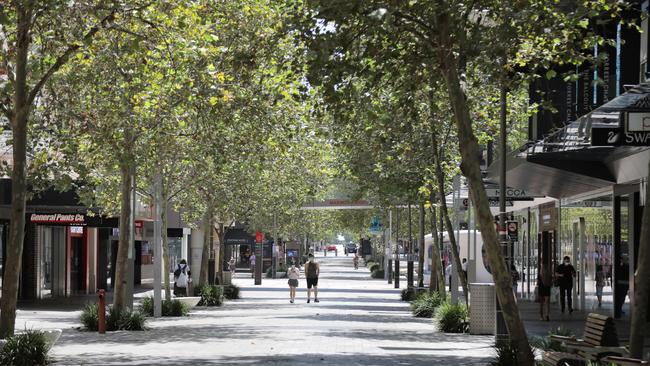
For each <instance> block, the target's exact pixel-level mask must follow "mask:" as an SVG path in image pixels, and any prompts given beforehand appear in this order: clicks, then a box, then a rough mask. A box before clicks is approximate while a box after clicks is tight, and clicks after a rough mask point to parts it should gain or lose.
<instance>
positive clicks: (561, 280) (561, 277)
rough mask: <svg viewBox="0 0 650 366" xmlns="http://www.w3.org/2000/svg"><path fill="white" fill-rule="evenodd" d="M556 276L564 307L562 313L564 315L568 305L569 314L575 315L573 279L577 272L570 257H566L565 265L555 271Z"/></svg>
mask: <svg viewBox="0 0 650 366" xmlns="http://www.w3.org/2000/svg"><path fill="white" fill-rule="evenodd" d="M555 276H556V277H557V283H558V285H559V286H560V305H561V307H562V313H564V305H565V303H566V305H568V307H569V314H571V313H573V304H572V298H571V297H572V292H573V291H572V290H573V279H574V278H575V276H576V270H575V268H573V266H572V265H571V258H569V256H566V257H564V263H562V264H560V265H559V266H557V269H556V270H555Z"/></svg>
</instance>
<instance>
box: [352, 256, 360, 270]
mask: <svg viewBox="0 0 650 366" xmlns="http://www.w3.org/2000/svg"><path fill="white" fill-rule="evenodd" d="M352 264H354V269H359V256H358V255H357V253H354V259H352Z"/></svg>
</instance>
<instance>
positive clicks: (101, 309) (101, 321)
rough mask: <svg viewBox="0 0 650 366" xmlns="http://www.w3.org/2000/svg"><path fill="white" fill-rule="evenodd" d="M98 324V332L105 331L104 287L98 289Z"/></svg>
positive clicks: (102, 332)
mask: <svg viewBox="0 0 650 366" xmlns="http://www.w3.org/2000/svg"><path fill="white" fill-rule="evenodd" d="M97 312H98V313H99V314H98V318H99V322H98V323H99V324H98V326H97V329H98V330H99V334H104V333H106V291H105V290H104V289H100V290H99V306H98V309H97Z"/></svg>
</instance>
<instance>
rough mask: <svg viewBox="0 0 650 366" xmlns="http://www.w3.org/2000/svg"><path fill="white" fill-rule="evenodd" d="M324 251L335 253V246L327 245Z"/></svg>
mask: <svg viewBox="0 0 650 366" xmlns="http://www.w3.org/2000/svg"><path fill="white" fill-rule="evenodd" d="M326 249H327V251H328V252H335V251H336V245H328V246H327V248H326Z"/></svg>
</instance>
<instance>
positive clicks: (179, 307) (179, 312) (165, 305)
mask: <svg viewBox="0 0 650 366" xmlns="http://www.w3.org/2000/svg"><path fill="white" fill-rule="evenodd" d="M140 310H141V311H142V313H143V314H144V315H146V316H153V297H151V296H147V297H145V298H144V299H142V306H141V307H140ZM189 313H190V306H189V305H187V304H186V303H184V302H182V301H180V300H178V299H172V300H163V301H162V316H187V315H189Z"/></svg>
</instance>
